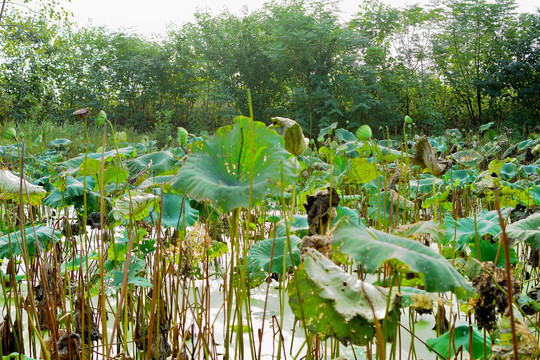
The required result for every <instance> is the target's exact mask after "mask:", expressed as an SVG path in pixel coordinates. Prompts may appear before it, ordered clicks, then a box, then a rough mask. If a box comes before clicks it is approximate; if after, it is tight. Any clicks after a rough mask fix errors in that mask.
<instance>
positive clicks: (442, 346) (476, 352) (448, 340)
mask: <svg viewBox="0 0 540 360" xmlns="http://www.w3.org/2000/svg"><path fill="white" fill-rule="evenodd" d="M471 338H472V352H473V353H472V358H473V359H478V358H481V357H483V356H484V335H483V334H482V333H481V332H480V331H479V330H478V327H477V326H476V325H474V324H473V325H472V336H471V333H470V330H469V326H468V325H461V326H456V328H455V329H454V331H448V332H446V333H444V334H442V335H441V336H439V337H438V338H433V339H428V340H427V341H426V344H427V345H428V346H429V347H431V348H432V349H433V350H435V351H436V352H437V353H439V354H441V355H442V356H444V358H445V359H453V358H454V355H455V350H457V349H459V348H460V347H461V346H463V350H464V351H467V352H469V349H470V348H471V347H470V345H471V344H470V339H471ZM486 341H487V344H485V348H486V355H488V356H489V353H490V352H491V350H490V347H491V338H490V337H489V335H486ZM428 349H429V348H428ZM429 350H430V351H431V349H429ZM449 350H450V354H449V353H448V351H449Z"/></svg>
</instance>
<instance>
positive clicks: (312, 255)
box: [303, 248, 396, 323]
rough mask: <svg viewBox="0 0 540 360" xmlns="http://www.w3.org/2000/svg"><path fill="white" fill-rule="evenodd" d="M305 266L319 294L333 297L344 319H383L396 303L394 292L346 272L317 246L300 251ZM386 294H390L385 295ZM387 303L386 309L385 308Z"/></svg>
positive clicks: (372, 320) (324, 296) (336, 307)
mask: <svg viewBox="0 0 540 360" xmlns="http://www.w3.org/2000/svg"><path fill="white" fill-rule="evenodd" d="M303 259H304V269H305V271H306V273H307V275H308V276H309V278H310V279H311V280H312V281H313V282H314V283H315V285H316V286H317V288H318V289H319V290H320V292H319V295H320V296H321V297H322V298H324V299H328V300H332V301H333V306H334V309H335V310H336V311H337V312H338V313H339V314H340V315H341V316H343V318H344V319H345V320H346V321H350V320H351V319H353V318H354V317H355V316H358V315H359V316H361V317H363V318H364V319H366V320H368V321H369V322H370V323H372V322H374V319H375V318H377V319H378V320H382V319H384V318H385V317H386V315H387V310H388V311H391V310H392V309H394V307H395V302H396V296H395V293H392V294H391V295H389V293H388V289H386V288H382V287H379V286H375V285H371V284H370V283H367V282H365V281H361V280H360V279H358V276H357V275H356V274H350V273H348V272H345V271H344V270H343V269H341V268H340V267H339V266H337V265H336V264H334V263H333V262H332V261H331V260H330V259H328V258H327V257H325V256H324V255H322V254H321V253H320V252H318V251H317V250H314V249H311V248H307V249H306V253H305V254H304V255H303ZM388 296H390V297H391V298H390V299H388ZM387 305H389V306H388V309H387Z"/></svg>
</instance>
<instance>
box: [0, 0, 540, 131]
mask: <svg viewBox="0 0 540 360" xmlns="http://www.w3.org/2000/svg"><path fill="white" fill-rule="evenodd" d="M41 6H42V7H41V10H38V11H35V12H31V13H25V12H24V10H23V9H22V8H17V6H16V5H10V3H9V2H8V6H7V8H6V11H5V13H4V14H3V17H2V19H1V20H0V63H1V65H0V66H1V71H0V89H1V90H2V91H1V93H0V121H2V122H4V123H5V122H11V121H25V120H29V119H33V120H48V121H54V122H63V121H67V120H69V121H71V120H72V115H71V114H72V112H73V110H74V109H78V108H80V107H83V106H88V107H90V108H91V110H93V112H94V113H97V111H99V109H105V110H106V112H107V113H108V115H109V118H110V119H113V120H114V121H115V122H116V123H117V124H119V125H125V126H130V127H135V128H137V129H139V130H144V131H151V130H152V129H154V130H155V131H159V132H160V133H163V132H168V131H172V129H175V128H176V126H183V127H185V128H187V129H188V130H189V131H190V132H199V131H202V130H208V131H210V132H211V131H212V130H213V129H215V128H217V127H219V126H221V125H223V124H225V123H229V122H230V120H231V118H232V117H234V116H236V115H238V114H245V115H249V111H250V110H249V108H250V106H249V101H248V95H247V94H248V90H249V91H250V94H251V101H252V109H253V113H254V117H255V118H256V119H257V120H261V121H269V119H270V118H271V117H273V116H285V117H290V118H293V119H295V120H297V121H298V122H299V123H300V124H301V125H302V126H303V127H304V130H305V132H306V133H307V134H311V136H315V135H316V133H317V131H318V129H320V128H322V127H324V126H327V125H329V124H331V123H333V122H338V123H339V126H340V127H343V128H346V129H349V130H353V131H354V130H355V129H356V128H358V126H359V125H361V124H369V125H370V126H371V127H372V128H373V129H374V131H376V132H377V131H383V132H384V133H386V128H387V127H388V129H389V131H390V133H398V132H399V131H400V130H401V129H402V124H403V118H404V116H405V115H410V116H411V117H412V118H413V119H414V120H415V126H416V128H417V129H418V131H422V132H425V133H431V134H432V133H437V132H439V131H441V130H443V129H445V128H449V127H450V128H456V127H457V128H460V129H461V128H465V129H470V130H474V129H476V128H478V126H480V125H481V124H483V123H487V122H490V121H493V122H495V123H496V124H497V125H498V126H502V125H504V126H507V127H509V128H513V129H516V130H517V131H518V132H522V131H523V132H525V131H530V130H531V129H532V128H533V127H534V126H535V125H536V124H538V122H539V119H540V43H539V41H538V39H540V12H536V13H524V14H523V13H522V14H520V13H517V12H516V10H515V9H516V4H515V2H514V1H513V0H496V1H494V2H488V1H485V0H454V1H446V2H443V4H440V5H438V6H426V7H420V6H412V7H407V8H399V9H398V8H393V7H389V6H387V5H384V4H382V3H380V2H378V1H377V0H364V2H363V3H361V5H360V6H359V11H358V13H357V14H356V15H355V16H354V18H353V19H352V20H350V21H348V22H344V21H343V20H341V19H340V18H339V12H338V11H337V10H336V9H335V8H334V7H333V6H332V2H331V1H320V2H308V1H301V0H291V1H283V2H280V3H274V2H268V3H267V4H266V5H265V6H264V8H263V9H261V10H259V11H255V12H250V13H247V14H243V15H234V14H230V13H227V12H224V13H221V14H219V15H217V16H215V15H211V14H208V13H205V12H200V13H197V14H196V17H195V20H194V21H193V22H191V23H187V24H184V25H182V26H180V27H177V28H175V29H171V30H170V31H169V32H168V33H167V34H162V35H161V37H160V38H159V39H158V40H148V39H146V38H144V37H141V36H139V35H136V34H132V33H124V32H112V31H110V30H108V29H106V28H100V27H90V28H82V29H79V28H77V27H76V26H74V25H73V24H71V23H70V22H69V18H68V17H67V15H66V14H65V13H64V12H63V11H62V10H61V9H59V7H58V6H57V5H56V4H55V2H54V0H51V2H42V5H41ZM163 11H166V9H164V10H163ZM380 135H382V134H380Z"/></svg>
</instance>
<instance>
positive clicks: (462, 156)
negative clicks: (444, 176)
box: [452, 150, 484, 168]
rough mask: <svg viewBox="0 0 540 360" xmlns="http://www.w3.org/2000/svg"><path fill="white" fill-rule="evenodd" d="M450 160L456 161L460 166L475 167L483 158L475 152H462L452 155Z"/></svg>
mask: <svg viewBox="0 0 540 360" xmlns="http://www.w3.org/2000/svg"><path fill="white" fill-rule="evenodd" d="M452 158H453V159H454V160H456V161H457V162H458V163H460V164H461V165H465V166H468V167H472V168H474V167H477V166H478V164H480V163H481V162H482V161H483V160H484V157H483V156H482V154H480V153H479V152H477V151H474V150H462V151H458V152H457V153H454V154H452Z"/></svg>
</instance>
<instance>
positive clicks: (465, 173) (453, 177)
mask: <svg viewBox="0 0 540 360" xmlns="http://www.w3.org/2000/svg"><path fill="white" fill-rule="evenodd" d="M477 176H478V172H477V171H476V169H462V170H453V171H448V172H447V173H446V174H444V179H445V180H446V181H448V182H449V183H448V184H450V181H452V183H453V184H454V185H457V186H458V187H463V186H465V185H467V184H472V183H473V182H474V180H476V177H477Z"/></svg>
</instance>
